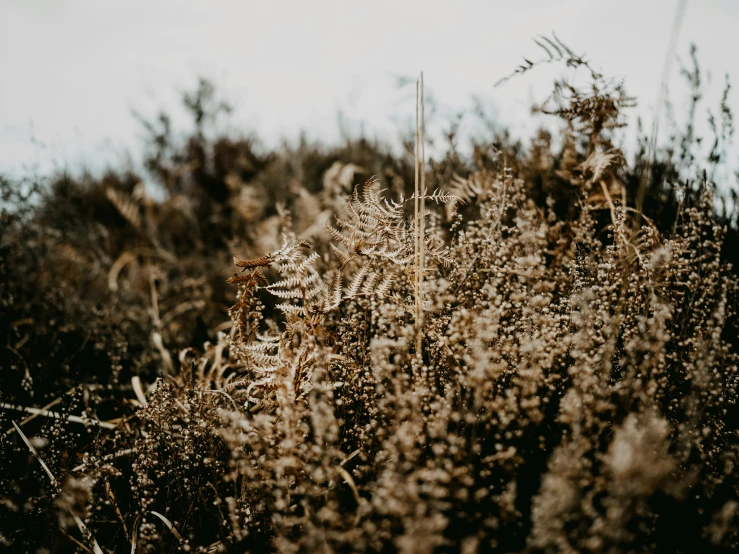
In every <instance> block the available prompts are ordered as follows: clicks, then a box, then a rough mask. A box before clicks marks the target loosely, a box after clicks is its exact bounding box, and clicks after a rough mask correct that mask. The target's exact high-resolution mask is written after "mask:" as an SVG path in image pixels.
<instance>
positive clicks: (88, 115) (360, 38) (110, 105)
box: [0, 0, 739, 174]
mask: <svg viewBox="0 0 739 554" xmlns="http://www.w3.org/2000/svg"><path fill="white" fill-rule="evenodd" d="M676 6H677V0H620V1H619V2H612V1H609V2H606V1H603V0H562V1H554V0H508V1H506V2H502V1H492V0H490V1H471V0H457V1H456V2H443V1H440V0H423V1H419V2H415V1H414V2H410V1H401V0H395V1H387V0H374V1H371V2H367V1H364V2H354V1H347V0H344V1H330V0H310V1H304V0H299V1H298V0H296V1H291V2H288V1H278V0H271V1H264V2H252V1H225V0H224V1H217V0H209V1H205V0H202V1H200V2H194V1H184V0H180V1H176V0H156V1H152V0H126V1H122V2H115V3H114V2H110V1H101V0H75V1H72V0H0V173H1V172H12V173H15V174H17V173H20V172H24V171H28V170H29V169H33V168H36V169H38V170H40V171H46V170H48V169H49V168H52V167H65V166H66V167H69V168H71V169H75V168H79V167H81V163H82V161H84V162H85V163H86V165H88V166H91V167H93V168H100V167H104V166H105V165H107V164H115V163H117V162H118V161H120V160H121V159H122V158H123V156H124V154H125V153H126V152H130V153H131V155H132V156H134V159H135V158H136V156H137V155H138V153H139V152H140V151H141V148H140V138H141V131H140V127H139V126H138V124H137V123H136V122H135V121H134V119H133V118H132V117H131V110H132V109H136V110H137V111H139V112H142V113H144V114H147V115H153V114H154V113H156V111H157V110H158V109H159V108H162V107H163V108H165V109H167V110H171V111H172V112H175V113H177V112H178V110H179V104H180V103H179V94H180V91H182V90H191V89H192V88H193V87H194V85H195V83H196V81H197V77H198V76H200V75H202V76H205V77H207V78H210V79H211V80H212V81H214V83H215V84H216V85H217V89H218V90H219V91H220V92H221V94H222V95H223V96H224V97H225V98H226V99H227V100H229V101H230V102H231V103H232V104H233V105H234V106H235V108H236V112H235V113H234V115H233V117H232V118H231V119H230V121H229V125H230V127H231V128H232V129H233V130H235V131H236V132H243V133H248V132H253V133H255V134H256V135H257V136H258V137H259V138H260V139H261V140H262V141H263V142H264V143H265V144H266V145H268V146H269V145H274V144H276V143H277V142H278V141H279V140H280V138H281V137H289V138H295V137H296V136H298V133H299V132H300V131H301V130H305V131H307V135H308V136H309V137H311V138H316V139H322V140H324V141H328V142H331V141H335V140H336V139H337V138H338V136H339V131H338V124H337V112H338V111H339V110H341V111H342V112H343V114H344V116H345V117H346V119H347V120H348V121H349V122H352V123H353V124H354V125H355V127H354V128H359V126H360V124H361V125H362V127H363V129H364V131H365V132H366V133H367V134H368V135H370V136H379V137H382V138H393V137H396V136H397V132H398V129H399V122H401V123H405V122H407V121H408V119H409V118H410V117H412V114H413V100H412V97H411V96H410V92H411V91H410V90H409V89H398V88H396V86H395V76H397V75H415V74H417V72H418V71H419V70H423V71H424V74H425V79H426V87H427V92H428V93H430V94H431V95H433V97H434V98H435V100H436V101H437V103H438V105H439V113H440V115H441V117H440V118H437V121H439V122H441V119H443V118H444V117H446V115H447V114H451V113H453V112H454V111H456V110H458V109H460V108H464V107H469V106H470V105H471V98H472V96H473V95H476V96H478V97H480V98H482V99H484V101H485V102H486V103H487V105H488V106H489V107H490V111H491V113H496V114H497V116H498V117H499V119H500V121H501V122H502V123H504V124H507V125H509V126H511V128H512V130H513V131H514V132H522V133H525V132H526V131H527V130H529V129H530V128H531V125H532V124H531V122H530V117H529V116H528V112H527V109H528V107H529V105H530V98H531V97H532V95H533V97H534V98H536V99H539V100H540V99H543V98H544V97H545V96H546V94H547V92H548V91H549V88H548V85H549V82H550V80H551V77H552V73H551V72H547V71H540V72H535V73H532V74H531V75H529V76H524V77H522V78H517V79H515V80H513V81H511V82H510V83H508V84H506V85H504V86H502V87H498V88H494V87H493V84H494V83H495V82H496V81H497V80H498V79H499V78H500V77H502V76H504V75H506V74H508V73H510V72H511V71H512V70H513V69H514V68H515V67H516V66H517V65H518V64H519V63H520V62H521V60H522V58H523V57H524V56H526V57H528V58H534V59H535V58H539V57H540V55H539V52H540V51H539V50H538V48H537V47H536V46H535V45H534V43H533V41H532V38H533V37H535V36H536V35H541V34H544V35H550V34H551V32H552V31H555V32H556V33H557V35H558V36H559V37H560V38H561V39H562V40H563V41H564V42H565V43H566V44H568V45H569V46H570V47H571V48H572V49H574V50H575V51H577V52H584V53H586V54H587V57H588V58H589V59H590V60H592V61H593V62H594V65H595V66H596V68H599V69H601V70H602V71H603V72H604V73H605V74H606V75H612V76H622V77H624V78H625V80H626V86H627V90H628V91H629V92H630V93H632V94H634V95H636V96H638V98H639V102H640V110H642V112H641V113H643V114H645V115H647V117H651V116H650V115H649V114H651V107H652V106H653V104H654V102H655V100H656V97H657V92H658V87H659V81H660V76H661V71H662V67H663V64H664V61H665V54H666V51H667V44H668V41H669V35H670V31H671V28H672V22H673V19H674V16H675V11H676ZM737 28H739V0H688V5H687V11H686V13H685V17H684V21H683V26H682V29H681V32H680V36H679V42H678V47H677V53H678V54H679V55H680V57H681V58H682V59H685V60H686V59H687V53H688V45H689V43H690V42H691V41H692V42H696V43H697V45H698V49H699V56H700V60H701V62H702V64H703V67H704V68H707V69H710V70H711V72H712V75H713V82H712V85H711V86H710V89H711V95H710V98H709V102H708V104H707V105H706V106H704V108H703V110H702V112H701V113H700V114H699V118H700V119H705V113H706V112H705V108H707V107H711V108H713V109H714V110H715V109H716V107H717V105H718V100H717V98H718V97H719V95H720V93H721V89H722V86H723V75H724V74H725V73H727V72H728V73H729V74H731V75H733V77H734V79H736V80H737V81H739V61H738V59H737V54H739V32H738V31H737ZM677 70H678V65H677V64H674V65H673V71H672V74H673V77H675V78H674V79H673V80H672V82H673V83H678V82H679V80H678V79H677V78H676V76H677ZM737 88H739V82H738V83H736V84H735V88H734V89H733V90H732V95H731V97H730V99H731V100H730V103H731V104H732V105H733V106H734V109H735V111H737V112H739V109H737V108H739V93H737V90H736V89H737ZM671 90H672V92H673V98H672V99H673V101H675V102H676V103H677V106H676V107H677V108H678V111H680V110H682V111H684V106H685V103H684V99H685V98H686V96H687V93H686V89H685V87H677V86H672V87H671Z"/></svg>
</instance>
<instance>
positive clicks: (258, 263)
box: [234, 254, 274, 269]
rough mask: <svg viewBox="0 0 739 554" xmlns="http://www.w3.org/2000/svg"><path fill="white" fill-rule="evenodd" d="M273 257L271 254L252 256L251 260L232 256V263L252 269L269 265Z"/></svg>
mask: <svg viewBox="0 0 739 554" xmlns="http://www.w3.org/2000/svg"><path fill="white" fill-rule="evenodd" d="M273 261H274V258H273V257H272V254H267V255H266V256H262V257H260V258H254V259H253V260H241V259H239V258H237V257H236V256H234V265H237V266H239V267H241V268H243V269H252V268H255V267H269V266H271V265H272V262H273Z"/></svg>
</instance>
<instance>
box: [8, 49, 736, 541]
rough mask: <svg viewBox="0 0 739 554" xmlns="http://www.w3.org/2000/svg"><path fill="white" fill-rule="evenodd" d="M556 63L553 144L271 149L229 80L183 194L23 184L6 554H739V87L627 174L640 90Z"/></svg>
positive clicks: (206, 105)
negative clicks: (734, 161)
mask: <svg viewBox="0 0 739 554" xmlns="http://www.w3.org/2000/svg"><path fill="white" fill-rule="evenodd" d="M544 40H545V42H542V49H543V58H542V60H541V62H535V63H532V62H528V61H527V62H525V63H524V65H522V66H521V67H520V68H519V69H518V70H517V71H516V73H515V74H514V75H513V77H515V78H519V75H518V74H520V73H527V72H528V71H535V70H536V69H537V65H539V64H540V63H549V64H558V65H560V66H561V67H562V68H565V67H570V68H574V71H575V72H576V73H577V75H578V78H579V80H580V81H581V83H580V84H578V85H577V86H576V85H575V84H573V82H570V81H567V80H564V79H562V80H558V81H557V82H555V84H554V89H553V94H552V96H551V97H550V98H549V99H548V100H547V101H546V102H545V103H544V104H543V105H541V106H539V107H538V109H537V111H538V112H543V114H545V115H546V116H547V117H550V118H556V119H558V120H559V121H560V125H559V131H558V132H557V133H556V134H555V133H552V132H550V131H545V130H541V131H539V132H538V133H537V134H536V135H535V136H533V137H531V139H530V140H527V141H517V140H513V139H511V138H510V136H509V135H508V134H507V133H500V134H498V135H495V136H490V137H487V138H485V139H484V140H483V139H480V140H477V141H476V143H475V144H474V145H473V155H472V156H469V157H467V156H464V155H462V154H460V152H459V150H458V149H457V148H456V146H455V144H456V143H455V138H454V137H453V136H451V135H450V137H449V148H448V151H447V153H446V155H445V156H444V157H439V158H438V159H429V160H427V161H426V160H423V159H421V162H422V163H421V167H420V168H417V167H416V165H415V163H416V162H415V159H414V154H413V149H414V146H413V144H412V143H411V144H408V145H407V149H408V152H406V153H405V154H404V155H396V154H395V153H393V152H392V151H391V150H390V149H389V148H387V147H385V146H383V145H382V144H376V143H371V142H369V141H367V140H363V139H351V140H347V141H346V143H345V144H344V145H342V146H340V147H330V148H329V147H326V146H323V145H320V144H310V143H306V142H302V143H300V144H298V145H296V146H285V147H283V148H280V149H278V150H274V151H265V150H264V149H262V148H260V147H259V146H258V145H257V144H255V142H254V141H253V140H251V139H243V138H238V137H234V136H223V135H220V136H219V135H217V134H214V133H213V132H212V129H213V128H214V127H213V126H214V125H215V121H216V119H217V118H218V117H222V116H224V115H226V114H225V113H224V112H225V111H226V110H225V106H224V105H223V103H221V102H220V101H219V99H218V96H217V94H216V92H215V90H214V88H213V87H212V86H211V85H210V84H208V83H207V82H201V83H200V85H199V87H198V88H197V89H196V90H195V91H193V92H192V93H188V94H186V95H184V98H183V101H184V103H185V106H186V108H187V109H188V110H189V112H190V113H191V114H192V119H193V123H194V127H193V131H192V133H191V134H190V135H189V136H187V137H185V138H180V137H178V136H177V135H176V134H175V133H174V132H173V131H172V125H171V121H170V119H169V118H168V117H167V116H166V114H162V115H161V116H160V117H159V118H158V119H156V120H154V121H147V122H144V123H145V128H146V130H147V133H148V136H149V140H148V142H147V144H146V146H145V148H146V158H145V159H146V164H145V165H146V179H148V180H152V181H154V182H155V183H156V184H157V186H158V187H159V189H160V191H161V194H160V195H153V194H152V192H151V191H150V190H149V191H147V189H146V188H145V187H144V185H143V184H142V182H143V181H144V180H146V179H145V178H144V176H143V175H139V174H136V173H135V172H134V171H133V170H121V171H110V172H108V173H107V174H106V175H104V176H103V177H94V176H91V175H83V176H75V175H68V174H57V175H53V176H50V177H49V178H48V179H47V180H45V181H41V182H37V181H34V180H32V179H27V180H20V181H18V180H10V179H7V178H2V177H0V190H1V192H2V215H1V216H0V230H1V231H0V336H2V344H1V345H0V350H1V351H2V353H1V354H0V467H1V469H2V470H1V471H0V549H3V550H7V551H9V552H29V553H32V552H49V553H56V552H95V553H101V552H139V553H141V552H201V553H205V552H270V551H274V552H296V553H297V552H307V553H313V552H382V553H391V552H402V553H432V552H464V553H474V552H501V553H504V552H529V553H544V552H563V553H580V552H592V553H601V552H608V553H620V552H624V553H626V552H660V553H664V552H733V551H737V550H738V549H739V501H738V499H739V471H737V466H738V465H739V434H738V433H739V428H738V427H737V422H739V408H737V403H736V401H737V387H738V386H739V370H738V366H739V350H737V347H739V334H738V332H737V331H738V329H739V327H738V323H739V321H738V320H737V306H739V302H738V298H737V293H738V292H739V280H737V275H738V272H737V267H739V242H738V238H739V235H738V231H737V227H738V224H739V219H738V213H739V212H738V211H737V210H736V208H735V206H736V205H737V204H736V200H737V192H736V191H737V183H736V182H733V183H731V182H728V183H713V182H712V180H713V177H712V176H713V175H714V174H716V175H718V174H720V173H716V172H715V170H716V168H717V167H720V166H721V164H725V163H726V156H727V154H726V153H727V152H728V151H729V150H728V149H729V145H730V143H731V139H732V135H733V121H732V114H731V110H730V109H729V102H728V98H729V90H728V87H727V90H726V92H725V94H724V96H723V100H722V102H721V105H720V106H718V107H713V108H712V109H713V111H714V113H715V116H714V117H712V118H711V122H710V123H711V129H712V131H713V136H708V137H699V136H697V133H696V131H695V125H694V122H695V118H696V117H699V115H700V114H701V113H704V112H703V111H702V109H701V110H698V109H696V107H697V106H699V105H700V102H701V93H702V86H703V85H702V82H701V75H702V73H701V71H700V69H699V68H698V66H697V63H694V65H689V66H688V67H686V68H683V74H684V75H685V76H686V78H687V81H686V82H687V86H686V90H685V96H686V97H687V98H688V99H689V100H690V105H691V112H690V113H691V117H690V120H689V122H688V124H687V125H685V126H683V127H681V128H680V129H679V130H676V131H675V132H674V133H670V134H669V136H666V137H663V140H661V141H660V142H659V143H657V144H656V145H655V143H654V142H653V141H652V137H651V136H650V135H643V136H641V138H640V140H639V145H638V149H637V152H636V153H635V154H633V153H632V154H629V155H626V154H624V153H622V152H621V151H620V150H619V149H618V148H617V147H616V146H615V144H616V137H617V136H618V133H619V132H621V130H622V129H623V128H624V127H625V126H626V125H631V126H635V125H637V122H635V121H633V119H631V118H630V116H629V108H630V107H632V106H633V105H634V104H635V99H633V98H631V97H629V95H628V93H627V87H628V83H627V84H625V85H624V84H623V83H621V82H619V81H612V80H610V79H608V78H607V77H605V76H603V75H601V74H600V73H598V72H597V71H595V70H594V69H593V68H592V66H591V65H590V64H589V63H588V62H587V61H586V60H585V59H584V58H582V57H581V56H577V55H575V53H574V52H572V51H571V50H569V49H568V48H567V47H565V46H564V45H563V44H561V43H560V42H559V41H558V40H556V39H553V40H548V39H544ZM694 60H695V56H693V62H694ZM571 73H572V71H568V74H571ZM521 78H523V77H521ZM501 86H505V84H504V83H503V84H501ZM668 115H669V112H668ZM706 145H708V146H709V148H708V154H707V155H702V154H701V152H705V151H706V148H705V147H706ZM424 162H425V163H424ZM417 172H420V176H419V177H418V178H417ZM738 178H739V176H738ZM417 183H423V184H425V190H424V187H423V186H419V185H418V184H417ZM717 191H720V194H719V192H717Z"/></svg>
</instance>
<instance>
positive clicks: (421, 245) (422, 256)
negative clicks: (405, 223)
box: [416, 71, 426, 360]
mask: <svg viewBox="0 0 739 554" xmlns="http://www.w3.org/2000/svg"><path fill="white" fill-rule="evenodd" d="M416 104H418V102H416ZM416 110H418V106H416ZM416 133H418V117H416ZM420 149H421V186H420V198H419V199H417V200H416V202H419V201H420V211H419V210H418V209H417V218H418V226H419V231H418V239H417V240H418V264H417V266H416V275H417V279H418V292H417V298H418V300H417V302H418V308H417V309H418V311H417V313H416V322H417V323H416V324H417V326H418V327H417V333H416V352H417V353H418V356H419V360H420V359H422V358H423V352H422V348H423V320H424V316H423V306H424V304H423V300H424V299H423V277H424V272H425V270H426V240H425V235H426V118H425V102H424V94H423V71H422V72H421V148H420ZM416 152H417V153H418V146H416ZM416 166H418V159H416ZM416 182H418V178H416ZM416 188H417V189H418V188H419V187H418V186H416ZM416 196H417V197H418V196H419V194H418V192H416Z"/></svg>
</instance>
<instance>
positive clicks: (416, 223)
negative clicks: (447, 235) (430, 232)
mask: <svg viewBox="0 0 739 554" xmlns="http://www.w3.org/2000/svg"><path fill="white" fill-rule="evenodd" d="M418 87H419V84H418V81H416V144H415V149H414V151H413V156H414V162H415V180H414V194H413V198H414V201H413V223H414V226H413V232H414V237H413V238H414V247H415V248H414V258H413V262H414V265H415V268H414V269H415V271H414V272H413V293H414V299H415V311H416V354H417V355H419V356H420V354H421V349H420V348H419V343H420V339H421V326H420V323H421V310H420V298H419V290H420V288H419V280H418V267H419V265H420V264H419V252H420V244H419V243H420V233H419V230H420V225H419V221H418V210H419V196H420V194H419V182H418V169H419V168H418V92H419V90H418Z"/></svg>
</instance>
